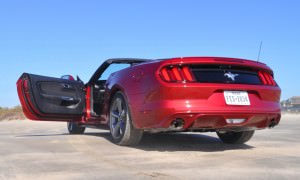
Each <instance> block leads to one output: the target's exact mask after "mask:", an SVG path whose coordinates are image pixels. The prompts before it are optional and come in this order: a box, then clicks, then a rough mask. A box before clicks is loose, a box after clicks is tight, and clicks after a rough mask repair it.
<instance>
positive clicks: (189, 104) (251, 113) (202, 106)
mask: <svg viewBox="0 0 300 180" xmlns="http://www.w3.org/2000/svg"><path fill="white" fill-rule="evenodd" d="M135 109H137V108H135ZM143 109H144V110H143V111H139V112H138V118H139V120H140V121H139V124H136V125H137V128H140V129H144V130H156V131H173V130H180V131H185V130H207V131H209V130H222V129H231V130H236V131H242V130H254V129H264V128H267V127H273V126H275V125H277V124H278V123H279V121H280V118H281V111H280V106H279V103H275V102H267V101H265V102H263V101H262V102H261V103H260V106H229V105H226V106H224V105H222V106H218V105H209V104H208V103H207V102H206V103H205V102H203V100H194V101H186V100H169V101H159V102H156V103H153V104H147V106H144V108H143ZM232 119H233V120H235V119H240V120H242V122H239V123H232V122H229V121H230V120H232ZM176 120H181V121H182V122H183V123H182V126H180V127H176V128H174V122H175V121H176Z"/></svg>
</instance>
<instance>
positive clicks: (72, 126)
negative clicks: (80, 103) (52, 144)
mask: <svg viewBox="0 0 300 180" xmlns="http://www.w3.org/2000/svg"><path fill="white" fill-rule="evenodd" d="M67 127H68V131H69V133H70V134H83V133H84V131H85V127H82V126H80V125H79V124H78V123H75V122H68V123H67Z"/></svg>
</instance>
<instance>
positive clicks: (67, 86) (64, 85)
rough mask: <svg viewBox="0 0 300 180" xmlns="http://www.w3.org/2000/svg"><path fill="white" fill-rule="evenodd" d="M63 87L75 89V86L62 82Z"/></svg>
mask: <svg viewBox="0 0 300 180" xmlns="http://www.w3.org/2000/svg"><path fill="white" fill-rule="evenodd" d="M62 87H63V88H64V89H67V90H74V87H73V86H72V85H70V84H67V83H64V84H62Z"/></svg>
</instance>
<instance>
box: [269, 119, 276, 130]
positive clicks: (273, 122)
mask: <svg viewBox="0 0 300 180" xmlns="http://www.w3.org/2000/svg"><path fill="white" fill-rule="evenodd" d="M276 125H277V122H276V121H275V119H272V120H271V121H270V123H269V126H268V127H269V128H274V127H275V126H276Z"/></svg>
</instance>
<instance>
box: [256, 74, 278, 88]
mask: <svg viewBox="0 0 300 180" xmlns="http://www.w3.org/2000/svg"><path fill="white" fill-rule="evenodd" d="M258 76H259V78H260V79H261V81H262V83H263V84H264V85H269V86H275V85H276V82H275V81H274V79H273V77H272V75H271V74H270V73H268V72H264V71H259V72H258Z"/></svg>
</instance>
